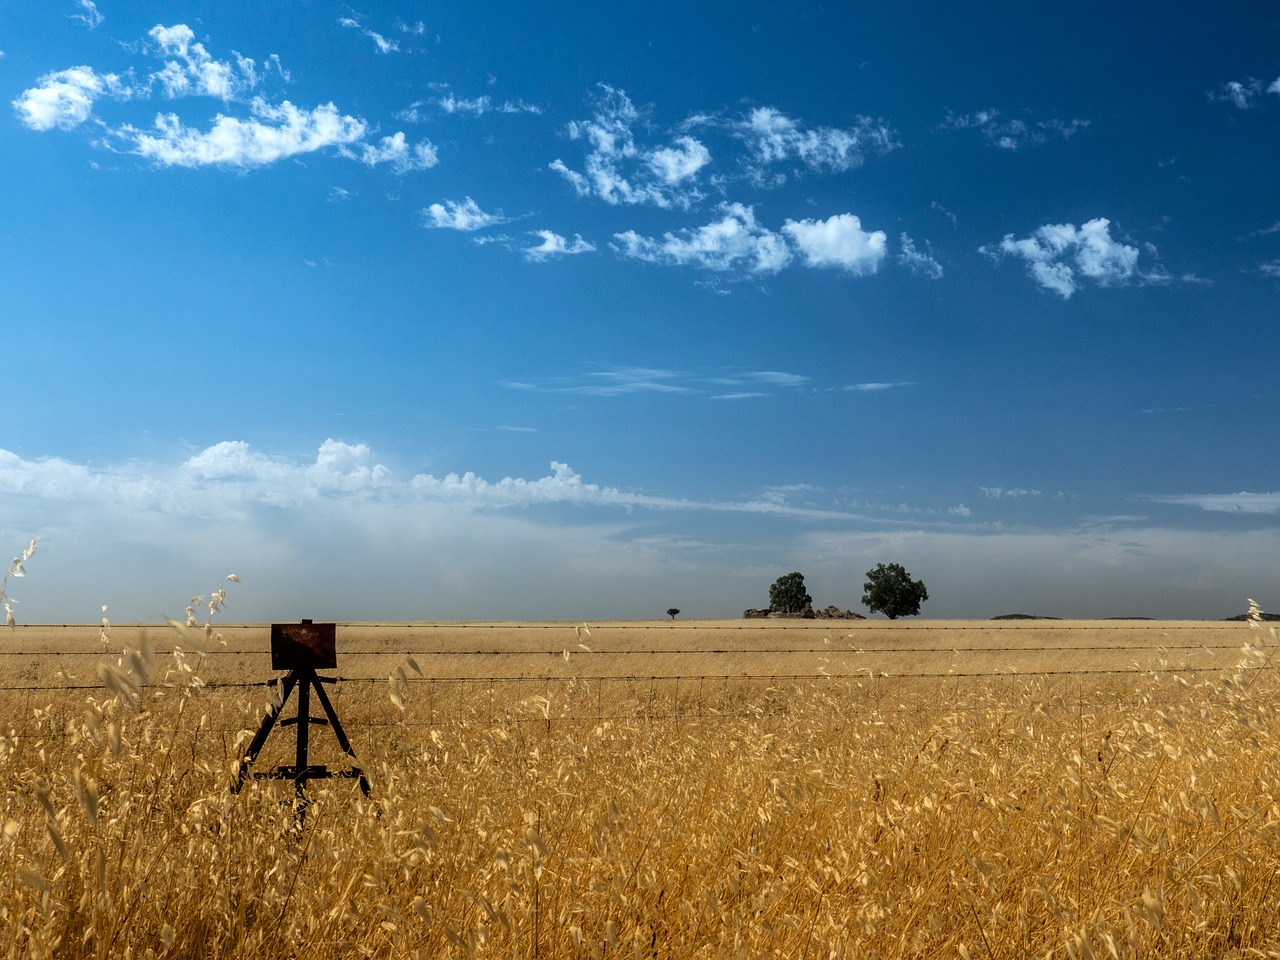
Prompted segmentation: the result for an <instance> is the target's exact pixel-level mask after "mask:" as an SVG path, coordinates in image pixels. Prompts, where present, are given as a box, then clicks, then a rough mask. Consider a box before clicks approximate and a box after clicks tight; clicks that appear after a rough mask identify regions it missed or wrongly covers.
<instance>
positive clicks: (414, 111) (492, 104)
mask: <svg viewBox="0 0 1280 960" xmlns="http://www.w3.org/2000/svg"><path fill="white" fill-rule="evenodd" d="M431 102H432V103H434V104H435V105H436V106H438V107H439V108H440V109H441V110H442V111H443V112H444V113H446V114H453V113H467V114H471V115H472V116H476V117H480V116H483V115H484V114H486V113H532V114H540V113H542V108H541V107H539V106H537V105H536V104H531V103H525V102H524V101H523V100H503V101H502V102H501V103H498V102H496V101H495V100H494V99H493V97H491V96H489V95H488V94H482V95H480V96H478V97H472V98H470V99H468V98H466V97H456V96H454V95H453V94H452V93H450V94H448V95H447V96H443V97H435V98H434V99H433V100H432V101H431ZM422 106H423V103H422V101H418V102H417V103H413V104H410V105H409V107H408V108H407V109H406V110H404V111H402V112H401V113H400V114H399V115H400V116H401V117H403V118H404V119H406V120H409V121H411V122H414V123H417V122H420V121H421V120H423V119H424V118H423V115H422V113H421V111H420V108H421V107H422Z"/></svg>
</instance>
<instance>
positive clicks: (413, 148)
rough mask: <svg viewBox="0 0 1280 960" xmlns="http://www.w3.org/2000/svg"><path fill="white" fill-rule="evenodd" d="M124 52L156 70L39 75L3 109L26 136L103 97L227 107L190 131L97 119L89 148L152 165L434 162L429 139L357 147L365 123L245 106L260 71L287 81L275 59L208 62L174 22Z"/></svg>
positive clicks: (403, 165)
mask: <svg viewBox="0 0 1280 960" xmlns="http://www.w3.org/2000/svg"><path fill="white" fill-rule="evenodd" d="M127 49H130V50H132V51H133V52H135V53H137V52H142V53H147V54H151V55H153V56H155V57H157V58H159V59H161V60H163V61H164V65H163V66H162V67H161V69H159V70H156V71H153V72H151V73H149V74H147V75H146V79H145V80H144V81H135V80H134V79H132V78H133V76H134V74H133V72H132V71H130V72H129V73H128V74H127V75H126V77H127V79H126V78H122V77H121V76H120V75H118V74H103V73H99V72H98V71H96V70H94V69H93V68H92V67H89V66H78V67H72V68H70V69H67V70H60V71H56V72H53V73H49V74H46V75H44V76H43V77H41V78H40V79H39V81H38V82H37V85H36V86H34V87H31V88H30V89H27V90H25V91H23V93H22V94H21V95H20V96H19V97H17V98H16V99H15V100H13V101H12V106H13V109H14V112H15V113H16V114H17V116H18V119H19V120H20V121H21V122H22V123H23V124H24V125H25V126H27V127H29V128H30V129H32V130H40V131H46V130H52V129H55V128H56V129H62V130H70V129H73V128H75V127H78V126H81V125H82V124H84V123H86V122H87V121H89V120H90V119H91V118H93V113H94V108H95V105H96V104H97V103H98V102H99V101H102V100H103V99H104V98H110V99H113V100H128V99H131V98H145V97H148V96H151V95H152V94H153V93H155V92H156V91H158V92H159V94H160V95H162V96H163V97H165V98H166V99H169V100H181V99H185V98H188V97H195V96H201V97H214V98H217V99H219V100H222V101H223V102H224V104H227V105H228V108H227V111H226V112H220V113H218V114H217V115H216V116H215V118H214V119H213V121H212V123H210V124H209V125H208V126H207V128H199V127H195V126H192V125H189V124H188V123H187V122H185V121H184V120H183V119H182V117H181V116H180V115H179V114H178V113H177V112H176V111H175V112H168V113H161V114H158V115H157V116H156V118H155V121H154V124H153V126H152V127H151V129H140V128H138V127H135V126H133V125H131V124H121V125H116V126H112V125H110V124H108V123H106V122H105V121H101V120H99V121H97V123H98V127H99V128H100V129H101V130H103V131H104V136H103V137H102V138H101V139H100V140H98V141H96V142H95V145H96V146H106V147H109V148H111V149H116V150H121V151H123V152H128V153H133V154H135V155H138V156H142V157H146V158H147V159H150V160H152V161H154V162H156V163H157V164H159V165H161V166H183V167H201V166H223V167H232V168H239V169H248V168H252V167H259V166H264V165H266V164H270V163H275V162H277V161H279V160H282V159H286V158H289V157H293V156H298V155H299V154H304V153H311V152H314V151H317V150H322V149H325V148H331V147H332V148H337V152H338V153H339V154H340V155H342V156H345V157H347V158H350V159H353V160H356V161H358V162H361V163H364V164H367V165H369V166H376V165H382V164H386V165H388V166H389V167H390V168H391V169H392V170H394V171H395V172H397V173H406V172H409V171H411V170H425V169H427V168H429V167H432V166H435V164H436V163H437V162H438V159H439V158H438V155H437V152H436V148H435V147H434V146H433V145H432V144H431V143H430V142H429V141H423V142H421V143H418V144H413V145H410V144H409V143H408V142H407V141H406V139H405V135H404V134H403V133H400V132H397V133H394V134H392V135H390V136H385V137H382V138H381V139H380V140H378V141H377V142H376V143H370V142H366V141H365V137H366V135H367V134H368V133H369V130H370V125H369V124H368V122H367V121H365V120H363V119H361V118H359V117H354V116H349V115H345V114H342V113H340V112H339V110H338V108H337V107H336V106H334V104H333V103H327V104H322V105H321V106H318V107H315V108H312V109H307V108H305V107H297V106H295V105H294V104H293V103H291V102H289V101H288V100H285V101H282V102H280V103H278V104H276V103H272V102H270V101H268V100H267V99H266V98H265V97H263V96H260V95H257V96H252V97H251V98H250V99H248V100H247V102H246V101H245V97H247V96H248V95H249V94H251V93H252V92H253V91H254V90H255V89H257V88H258V87H259V86H260V85H261V84H262V83H263V81H264V78H265V77H266V75H267V74H268V73H269V72H271V71H275V72H278V73H279V75H280V77H281V78H282V79H284V80H285V81H288V80H289V74H288V73H287V72H286V71H285V69H284V68H283V67H282V66H281V64H280V60H279V58H278V57H276V56H275V55H274V54H273V55H272V56H271V57H269V58H268V59H267V61H266V64H265V66H263V67H262V68H259V66H258V65H257V64H256V63H255V61H253V60H251V59H249V58H248V57H243V56H240V55H239V54H234V55H233V59H231V60H219V59H216V58H214V57H213V56H211V55H210V53H209V51H208V50H207V49H206V48H205V47H204V45H203V44H202V43H199V42H197V41H196V38H195V33H194V31H193V30H192V29H191V28H190V27H188V26H187V25H186V24H182V23H179V24H174V25H172V26H165V25H163V24H157V25H156V26H154V27H152V28H151V30H149V31H148V32H147V39H146V41H144V42H143V43H142V44H140V45H134V46H129V47H127ZM232 105H235V107H237V108H239V109H242V110H243V109H246V108H247V111H248V114H249V116H248V117H243V116H236V115H233V111H232V109H231V106H232Z"/></svg>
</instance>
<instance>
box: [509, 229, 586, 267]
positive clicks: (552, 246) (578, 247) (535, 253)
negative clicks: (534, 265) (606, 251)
mask: <svg viewBox="0 0 1280 960" xmlns="http://www.w3.org/2000/svg"><path fill="white" fill-rule="evenodd" d="M533 235H534V236H537V237H541V238H542V243H540V244H538V246H536V247H526V248H525V250H524V255H525V256H526V257H528V258H529V259H530V260H546V259H547V258H548V257H560V256H564V255H566V254H575V253H591V252H593V251H594V250H595V246H594V245H593V244H590V243H588V242H587V241H586V240H583V239H582V237H581V235H579V234H576V233H575V234H574V235H573V239H572V240H568V239H566V238H564V237H562V236H560V234H558V233H552V232H551V231H550V230H534V231H533Z"/></svg>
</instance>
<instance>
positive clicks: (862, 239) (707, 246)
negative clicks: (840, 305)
mask: <svg viewBox="0 0 1280 960" xmlns="http://www.w3.org/2000/svg"><path fill="white" fill-rule="evenodd" d="M720 210H721V213H722V214H723V216H722V217H721V218H720V219H719V220H716V221H714V222H712V223H708V224H705V225H704V226H701V227H697V228H694V229H686V230H681V231H678V232H671V231H668V232H667V233H665V234H663V236H662V237H661V238H653V237H645V236H641V235H640V234H639V233H637V232H636V231H635V230H627V231H624V232H623V233H616V234H614V239H615V240H616V241H617V244H616V245H615V249H616V250H617V251H618V252H619V253H621V254H622V255H623V256H625V257H631V258H633V259H636V260H644V261H647V262H649V263H662V264H668V265H673V266H695V267H701V268H702V269H705V270H714V271H718V272H721V273H734V272H741V273H746V274H756V275H765V274H771V273H777V272H778V271H780V270H782V269H783V268H785V267H787V266H788V265H789V264H791V262H792V261H793V260H794V259H795V257H796V255H797V254H798V255H799V257H800V259H801V260H802V262H803V263H804V264H805V265H806V266H809V267H830V268H836V269H841V270H844V271H846V272H848V273H851V274H853V275H855V276H866V275H869V274H873V273H875V272H877V271H878V270H879V269H880V265H881V264H882V263H883V262H884V258H885V240H886V237H885V234H884V231H882V230H874V231H870V232H868V231H866V230H863V229H862V221H861V220H860V219H859V218H858V217H857V216H855V215H854V214H852V213H841V214H836V215H834V216H831V217H828V218H827V219H826V220H787V221H785V222H784V223H783V225H782V229H781V231H773V230H770V229H769V228H768V227H765V226H763V225H762V224H760V223H759V222H758V221H757V220H756V216H755V210H754V209H753V208H751V207H748V206H746V205H744V204H741V203H724V204H721V205H720Z"/></svg>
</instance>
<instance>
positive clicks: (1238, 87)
mask: <svg viewBox="0 0 1280 960" xmlns="http://www.w3.org/2000/svg"><path fill="white" fill-rule="evenodd" d="M1271 86H1272V87H1275V84H1272V85H1271ZM1268 92H1271V88H1268ZM1261 93H1262V81H1261V80H1258V79H1257V78H1256V77H1248V78H1246V79H1244V80H1230V81H1228V82H1226V83H1224V84H1223V85H1222V86H1221V87H1219V88H1218V89H1217V90H1210V91H1209V100H1210V101H1213V102H1217V103H1230V104H1232V105H1233V106H1235V108H1236V109H1237V110H1249V109H1252V107H1253V106H1254V104H1255V103H1256V101H1257V98H1258V96H1259V95H1260V94H1261Z"/></svg>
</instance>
